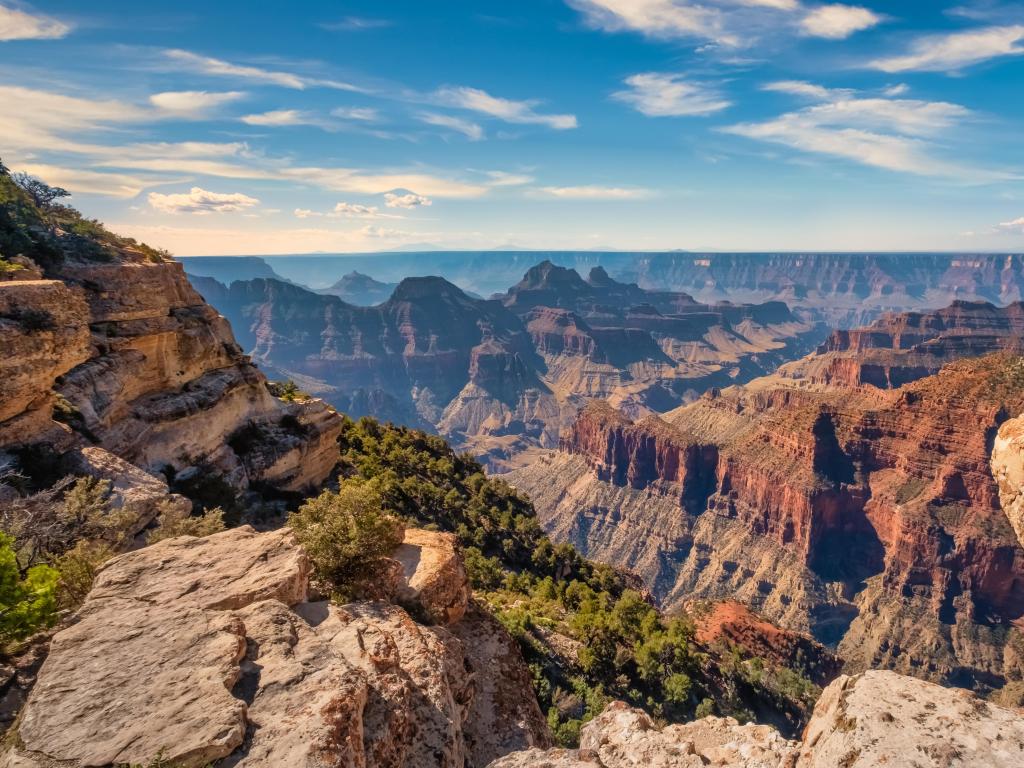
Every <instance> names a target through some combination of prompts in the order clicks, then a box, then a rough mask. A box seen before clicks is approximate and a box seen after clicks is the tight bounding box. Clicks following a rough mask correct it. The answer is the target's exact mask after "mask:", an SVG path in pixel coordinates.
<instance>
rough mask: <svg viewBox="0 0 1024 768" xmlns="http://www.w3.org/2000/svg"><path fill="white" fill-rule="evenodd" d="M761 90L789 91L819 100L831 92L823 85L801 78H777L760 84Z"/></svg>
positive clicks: (825, 97) (795, 94)
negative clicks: (775, 80) (762, 84)
mask: <svg viewBox="0 0 1024 768" xmlns="http://www.w3.org/2000/svg"><path fill="white" fill-rule="evenodd" d="M761 90H764V91H778V92H779V93H789V94H792V95H794V96H807V97H808V98H811V99H820V100H825V99H827V98H828V97H829V95H830V94H831V91H830V90H829V89H828V88H826V87H825V86H823V85H815V84H814V83H807V82H804V81H803V80H779V81H777V82H774V83H768V84H767V85H765V86H762V89H761Z"/></svg>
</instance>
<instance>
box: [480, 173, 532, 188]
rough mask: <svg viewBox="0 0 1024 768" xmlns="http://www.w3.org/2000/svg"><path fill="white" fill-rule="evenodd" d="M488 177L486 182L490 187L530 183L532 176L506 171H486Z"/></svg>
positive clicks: (516, 185) (518, 185)
mask: <svg viewBox="0 0 1024 768" xmlns="http://www.w3.org/2000/svg"><path fill="white" fill-rule="evenodd" d="M487 176H488V178H489V179H490V181H489V182H488V183H489V184H490V185H491V186H492V187H520V186H522V185H523V184H530V183H531V182H532V181H533V176H527V175H526V174H524V173H508V172H506V171H487Z"/></svg>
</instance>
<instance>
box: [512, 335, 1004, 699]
mask: <svg viewBox="0 0 1024 768" xmlns="http://www.w3.org/2000/svg"><path fill="white" fill-rule="evenodd" d="M1019 381H1020V362H1019V358H1013V357H1005V356H1001V355H995V356H989V357H984V358H979V359H976V360H968V361H963V362H958V363H953V364H950V365H948V366H947V367H946V368H944V369H943V370H942V372H941V373H939V374H937V375H935V376H931V377H927V378H924V379H921V380H919V381H917V382H915V383H913V384H909V385H906V386H904V387H902V388H901V389H898V390H878V389H875V388H873V387H862V388H857V389H849V388H838V387H831V388H828V387H827V388H819V389H807V388H803V387H801V386H800V385H799V382H793V381H791V380H788V379H785V378H782V377H776V378H769V379H763V380H757V381H755V382H753V383H752V384H751V385H749V386H748V387H746V388H740V387H736V388H730V389H728V390H724V391H722V392H713V393H710V394H709V395H707V396H705V397H704V398H702V399H701V400H699V401H698V402H696V403H694V404H692V405H690V406H687V407H684V408H681V409H678V410H677V411H674V412H671V413H669V414H666V415H665V416H664V417H663V418H662V419H661V420H657V421H654V420H648V421H646V422H643V421H642V422H638V423H635V424H634V423H631V422H630V421H629V420H628V419H624V418H623V417H622V416H621V415H616V414H614V413H611V412H610V411H609V410H608V409H607V407H592V408H588V409H586V410H585V411H584V412H583V413H582V414H581V416H580V418H579V419H578V420H577V422H576V423H575V424H574V426H573V428H572V430H571V432H570V433H569V435H568V436H567V437H566V439H565V440H564V441H563V446H562V448H563V450H562V451H561V452H559V453H557V454H552V455H548V456H546V457H543V458H542V459H540V460H538V461H535V462H534V463H533V464H532V465H531V466H530V467H528V468H525V469H522V470H517V471H516V472H513V473H511V474H510V475H509V476H508V478H509V480H510V481H511V482H513V483H514V484H515V485H516V486H517V487H519V488H520V489H521V490H523V491H524V492H526V493H527V494H529V495H530V497H531V498H532V499H533V501H534V503H535V505H536V507H537V510H538V514H539V515H540V517H541V520H542V522H543V523H544V524H545V527H546V528H547V529H548V530H549V531H550V532H552V534H553V535H554V536H555V537H556V538H557V539H561V540H567V541H570V542H572V543H573V544H575V545H576V546H577V547H578V548H579V549H580V550H581V551H583V552H584V553H585V554H587V555H588V556H590V557H594V558H597V559H600V560H604V561H606V562H611V563H615V564H616V565H620V566H624V567H627V568H630V569H632V570H634V571H636V572H637V573H639V574H640V575H641V576H643V578H644V580H645V582H646V583H647V585H648V586H649V587H650V588H651V589H652V590H653V592H654V594H655V595H656V596H657V597H658V598H659V599H661V600H662V601H663V603H664V604H665V605H667V606H670V607H671V606H673V605H680V604H683V603H684V602H685V601H688V600H691V599H694V598H701V597H703V598H711V599H718V598H735V599H739V600H741V601H743V602H745V603H748V604H749V605H751V606H752V607H754V608H755V609H757V610H758V611H759V612H761V613H763V614H765V615H766V616H767V617H768V618H769V619H770V620H772V621H776V622H780V623H781V624H782V625H783V626H785V627H788V628H791V629H796V630H800V631H809V632H811V633H812V634H813V635H814V636H815V637H816V638H817V639H819V640H821V641H823V642H826V643H829V644H832V645H835V646H836V647H837V648H838V651H839V654H840V655H841V656H842V657H843V658H844V659H845V660H846V661H847V662H848V663H849V664H850V665H851V668H853V669H864V668H869V667H887V668H892V669H896V670H899V671H901V672H905V673H908V674H914V675H918V676H921V677H924V678H927V679H932V680H937V681H942V682H945V683H952V684H959V685H964V686H967V687H973V688H976V689H978V690H981V691H987V690H991V689H992V688H999V687H1001V686H1002V685H1004V684H1005V683H1006V682H1007V681H1012V680H1020V679H1021V678H1022V676H1024V658H1022V657H1021V655H1020V654H1019V652H1018V651H1017V650H1015V649H1016V648H1018V647H1019V644H1020V642H1021V641H1022V640H1024V636H1022V635H1021V628H1020V626H1019V620H1020V618H1021V617H1022V616H1024V591H1022V585H1024V550H1022V549H1021V544H1020V542H1019V540H1018V538H1017V536H1016V535H1015V534H1014V530H1013V528H1012V527H1011V525H1010V523H1009V522H1008V520H1007V513H1006V512H1004V509H1003V507H1002V506H1001V505H1000V488H999V486H997V479H1001V482H1002V486H1003V498H1004V504H1005V505H1006V509H1007V511H1009V513H1010V517H1011V520H1012V519H1014V516H1015V515H1016V511H1015V510H1016V507H1015V506H1014V502H1013V501H1012V499H1010V497H1013V498H1016V495H1018V491H1019V487H1017V485H1016V479H1015V478H1016V477H1017V473H1019V471H1020V470H1019V467H1018V466H1017V464H1015V463H1014V462H1015V460H1016V457H1015V449H1014V448H1013V443H1012V435H1013V434H1014V433H1013V432H1012V427H1010V426H1008V427H1006V431H1005V432H1004V433H1003V439H1002V440H1001V441H999V442H997V448H996V450H995V451H994V452H993V453H992V455H991V456H990V450H991V444H990V440H991V439H992V437H994V436H995V435H996V432H997V430H999V428H1000V425H1002V424H1003V422H1004V421H1005V420H1006V419H1007V416H1008V415H1010V414H1018V413H1021V412H1022V411H1024V388H1021V387H1020V386H1019V383H1018V382H1019ZM1007 446H1009V447H1007ZM990 463H991V467H990ZM1007 499H1010V500H1007Z"/></svg>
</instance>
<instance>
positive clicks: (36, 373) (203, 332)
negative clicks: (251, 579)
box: [0, 249, 340, 491]
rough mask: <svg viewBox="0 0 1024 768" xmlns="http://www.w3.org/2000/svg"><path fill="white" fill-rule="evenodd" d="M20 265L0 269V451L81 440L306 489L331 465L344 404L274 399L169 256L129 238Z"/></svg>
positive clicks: (133, 460) (242, 481) (129, 456)
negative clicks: (36, 266) (92, 252)
mask: <svg viewBox="0 0 1024 768" xmlns="http://www.w3.org/2000/svg"><path fill="white" fill-rule="evenodd" d="M23 275H24V276H27V277H30V278H33V279H28V280H22V279H8V280H4V281H0V348H2V349H3V350H4V354H3V355H2V356H0V452H7V453H9V454H11V455H14V456H15V457H18V456H26V455H28V454H32V455H38V453H39V451H40V450H44V451H45V452H46V453H47V454H51V455H58V456H59V455H61V454H63V453H65V452H66V451H69V450H74V449H77V448H81V447H83V446H90V447H92V448H95V449H100V450H103V451H106V452H107V453H109V454H112V455H113V456H115V457H118V458H120V459H122V460H124V461H127V462H129V463H130V464H132V465H135V466H136V467H138V468H140V469H142V470H144V471H145V472H147V473H149V474H160V473H163V474H164V475H168V476H175V475H179V474H181V473H188V472H190V471H191V472H194V471H195V470H196V468H198V467H201V468H202V471H203V472H204V473H206V474H218V475H220V476H221V477H222V478H223V479H224V480H225V481H226V482H227V483H229V484H230V485H232V486H234V487H235V488H236V489H240V490H244V489H247V488H250V487H256V486H267V487H273V488H275V489H278V490H281V491H301V490H305V489H307V488H310V487H314V486H317V485H319V484H320V483H322V482H323V481H324V480H325V479H326V478H327V476H328V475H329V473H330V472H331V470H332V469H333V467H334V466H335V464H336V462H337V449H336V441H337V436H338V434H339V432H340V417H339V416H338V415H337V414H336V413H333V412H332V411H331V410H329V409H328V408H327V407H326V405H325V404H324V403H322V402H320V401H308V402H303V403H298V402H292V403H286V402H283V401H281V400H279V399H277V398H275V397H274V396H273V395H272V394H271V393H270V391H269V390H268V388H267V380H266V378H265V377H264V376H263V374H262V373H260V372H259V371H258V370H257V369H256V367H255V366H254V365H253V364H252V363H251V362H250V361H249V359H248V358H247V357H246V356H245V355H243V354H242V351H241V349H240V348H239V346H238V345H237V344H236V343H235V339H234V336H233V335H232V333H231V328H230V326H229V325H228V323H227V321H226V320H225V319H224V318H223V317H221V316H220V315H219V314H218V313H217V312H216V310H214V309H213V308H212V307H211V306H210V305H208V304H207V303H206V302H205V301H204V300H203V298H202V297H201V296H200V295H199V294H197V293H196V292H195V291H194V290H193V289H192V286H191V285H190V284H189V282H188V280H187V279H186V278H185V274H184V272H183V271H182V267H181V265H180V264H178V263H177V262H173V261H169V260H164V259H162V258H153V257H149V256H146V255H144V254H142V253H139V252H134V251H132V250H130V249H126V250H122V251H119V252H118V253H117V254H116V255H112V254H108V255H107V256H106V257H105V259H104V260H102V261H101V260H95V259H87V258H80V257H76V256H74V255H70V254H69V255H68V256H67V257H66V258H65V259H64V260H62V261H60V262H57V263H54V264H51V265H49V266H48V267H47V269H46V272H45V277H46V278H49V279H42V278H43V277H44V275H43V274H42V273H40V272H39V271H38V270H27V269H26V270H21V271H16V272H13V273H8V275H7V276H8V277H12V276H13V277H20V276H23ZM55 419H56V420H55ZM225 438H226V439H225ZM23 463H24V464H25V466H24V467H22V470H24V471H25V472H26V473H27V474H30V475H31V474H32V473H33V471H34V470H35V469H36V468H35V467H33V466H32V461H31V459H26V460H25V461H24V462H23ZM186 476H187V474H186Z"/></svg>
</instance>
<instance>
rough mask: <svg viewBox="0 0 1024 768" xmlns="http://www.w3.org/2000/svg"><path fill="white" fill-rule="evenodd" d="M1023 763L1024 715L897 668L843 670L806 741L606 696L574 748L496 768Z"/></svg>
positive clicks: (929, 767) (962, 767) (535, 753)
mask: <svg viewBox="0 0 1024 768" xmlns="http://www.w3.org/2000/svg"><path fill="white" fill-rule="evenodd" d="M641 766H650V767H651V768H691V767H692V768H701V767H703V766H722V767H723V768H724V767H725V766H729V768H896V766H899V768H978V767H979V766H985V768H1011V767H1014V768H1019V766H1024V715H1022V714H1021V713H1020V712H1016V711H1012V710H1009V709H1004V708H1002V707H998V706H995V705H993V704H990V703H989V702H986V701H984V700H983V699H980V698H978V697H977V696H975V695H973V694H972V693H970V692H969V691H965V690H962V689H956V688H943V687H942V686H939V685H934V684H932V683H927V682H924V681H922V680H917V679H915V678H910V677H905V676H903V675H899V674H896V673H895V672H887V671H879V670H875V671H870V672H865V673H863V674H860V675H856V676H853V677H849V676H845V675H844V676H842V677H840V678H838V679H837V680H835V681H834V682H833V683H832V684H831V685H829V686H828V687H827V688H826V689H825V691H824V693H823V694H822V696H821V698H820V700H819V701H818V704H817V705H816V707H815V709H814V714H813V716H812V718H811V721H810V723H809V724H808V726H807V728H806V729H805V731H804V739H803V742H802V743H798V742H794V741H787V740H786V739H784V738H782V736H781V735H779V733H778V732H776V731H775V730H774V729H772V728H770V727H768V726H763V725H739V724H738V723H737V722H736V721H735V720H733V719H731V718H720V717H706V718H703V719H702V720H696V721H694V722H691V723H686V724H684V725H671V726H667V727H664V728H659V727H657V726H655V724H654V723H653V722H652V721H651V719H650V718H649V717H648V716H647V715H646V714H644V713H643V712H641V711H640V710H636V709H631V708H629V707H628V706H626V705H625V704H623V703H622V702H614V703H612V704H610V705H609V706H608V707H607V708H606V709H605V711H604V712H602V713H601V715H600V716H598V717H597V718H595V719H594V720H592V721H591V722H589V723H587V724H586V725H585V726H584V727H583V730H582V734H581V738H580V749H578V750H564V749H554V750H546V751H545V750H540V749H530V750H525V751H521V752H516V753H512V754H509V755H505V756H504V757H502V758H499V759H498V760H495V761H494V762H492V763H491V766H490V768H640V767H641Z"/></svg>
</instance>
